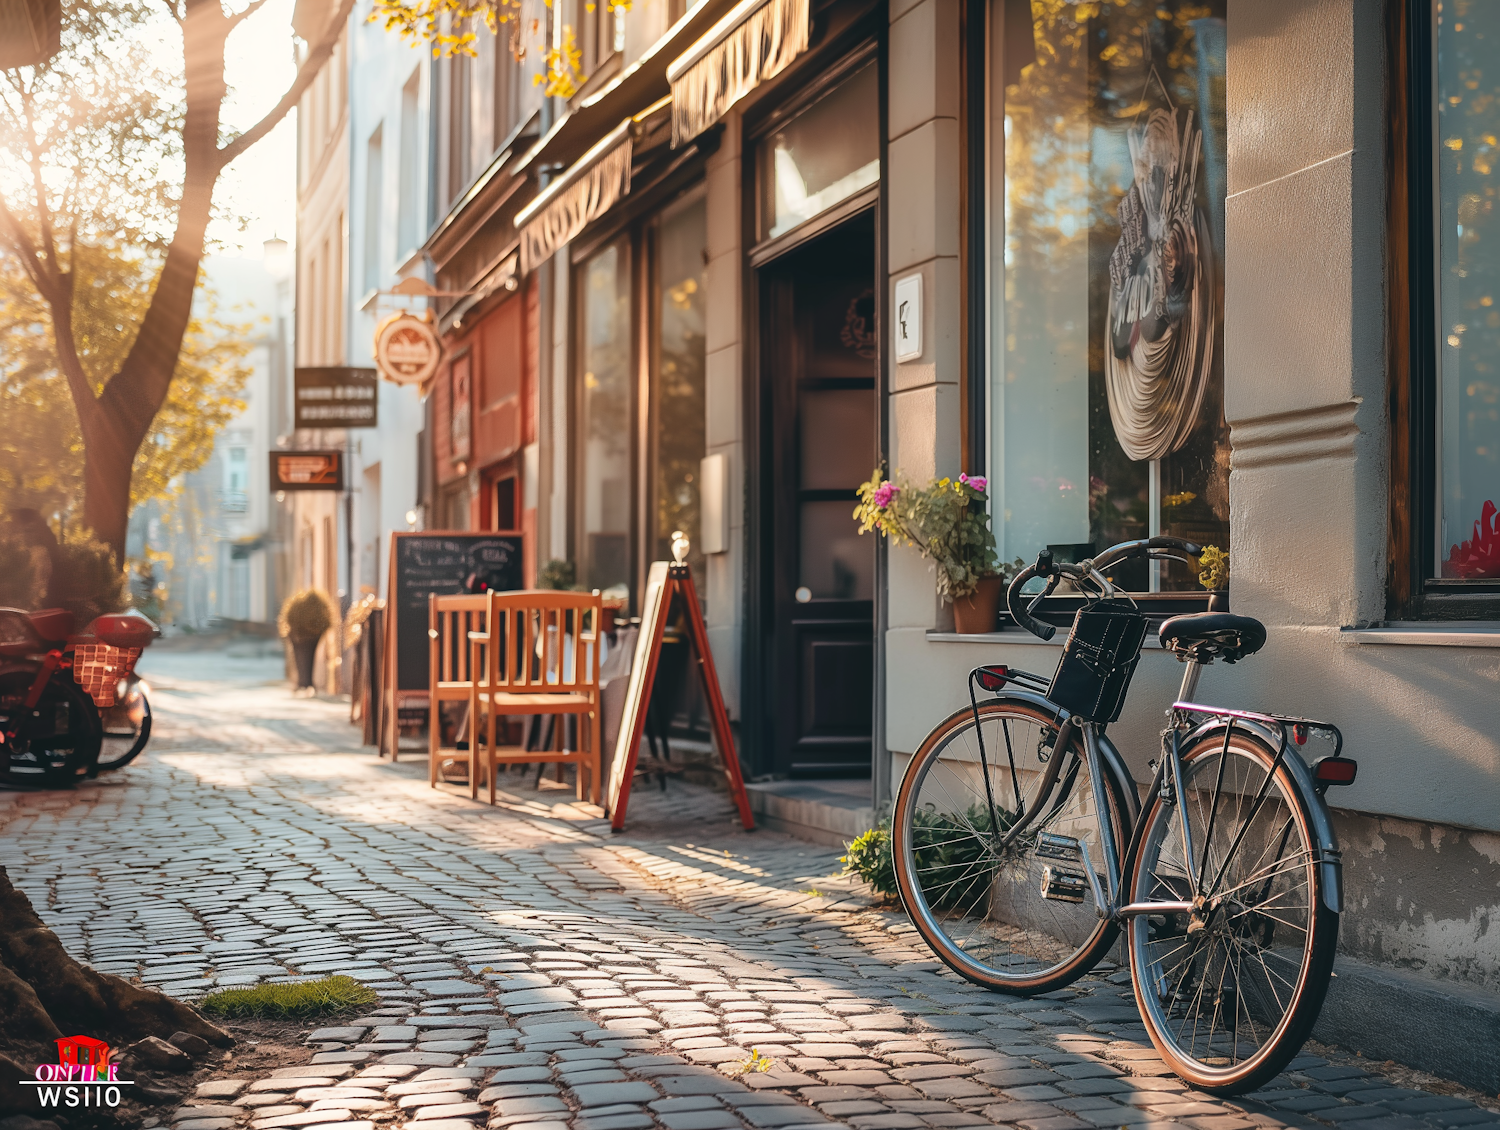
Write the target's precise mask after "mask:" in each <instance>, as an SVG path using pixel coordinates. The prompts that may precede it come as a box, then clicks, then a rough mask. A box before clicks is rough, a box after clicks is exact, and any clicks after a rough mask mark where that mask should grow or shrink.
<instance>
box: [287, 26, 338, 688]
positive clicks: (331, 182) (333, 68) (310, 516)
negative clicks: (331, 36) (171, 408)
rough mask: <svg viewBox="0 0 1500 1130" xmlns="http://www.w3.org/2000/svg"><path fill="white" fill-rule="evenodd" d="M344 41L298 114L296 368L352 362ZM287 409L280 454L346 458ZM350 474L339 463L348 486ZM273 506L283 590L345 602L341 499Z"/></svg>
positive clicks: (329, 431) (328, 669) (334, 672)
mask: <svg viewBox="0 0 1500 1130" xmlns="http://www.w3.org/2000/svg"><path fill="white" fill-rule="evenodd" d="M301 14H302V13H301V12H300V11H299V13H298V16H300V15H301ZM297 18H298V17H295V16H294V21H293V22H294V24H296V23H297ZM349 39H350V33H349V32H348V31H346V32H345V34H344V36H343V37H342V38H341V39H340V40H339V43H338V45H337V46H336V47H335V48H334V51H333V54H332V56H331V57H330V58H329V60H328V62H327V63H326V64H325V65H324V66H323V67H322V69H321V70H320V71H319V72H318V74H317V76H316V77H315V78H314V79H313V81H312V84H311V85H310V86H309V87H308V89H307V91H306V92H305V93H304V94H303V96H302V99H301V101H300V102H299V103H298V107H297V239H296V271H297V273H296V295H297V303H296V364H297V366H336V365H348V364H349V363H350V361H349V353H350V311H349V305H350V302H349V295H350V290H351V288H350V286H349V269H348V265H349V249H348V244H349V196H350V184H351V178H350V148H351V142H350V108H349ZM288 379H289V380H290V374H288ZM289 391H290V390H289ZM292 403H293V402H292V397H291V395H290V394H289V395H288V397H287V413H286V415H285V417H284V418H283V421H282V427H283V428H284V429H285V430H283V431H282V432H281V433H280V434H279V435H278V436H277V447H278V449H281V450H290V451H307V450H326V449H330V448H333V449H340V450H345V451H347V448H348V436H347V435H346V433H345V432H344V431H343V430H342V429H334V428H297V427H295V416H294V414H293V412H292V407H291V406H292ZM348 471H349V468H348V466H347V462H346V466H345V477H346V483H347V482H348V481H349V475H348ZM276 502H277V505H278V506H279V508H280V522H281V535H282V536H281V540H282V555H281V563H282V569H283V570H284V573H285V582H284V584H283V586H282V588H281V591H282V593H283V594H290V593H292V592H296V591H297V590H300V589H318V590H321V591H322V592H324V593H325V594H327V596H328V597H329V598H331V599H332V600H334V601H335V602H338V601H341V600H342V599H343V598H345V597H347V595H348V592H349V588H348V586H349V578H350V572H349V557H350V554H349V544H350V539H351V535H352V532H353V531H352V525H351V523H350V522H349V512H350V509H351V507H350V505H349V500H348V499H347V498H346V495H345V492H335V491H288V492H285V493H282V494H279V495H278V496H277V498H276ZM330 650H331V649H330ZM315 672H316V675H315V679H314V684H315V685H316V686H317V687H318V688H319V689H320V690H325V691H332V690H336V689H337V688H338V684H339V664H338V656H337V655H336V654H323V653H322V652H320V657H319V662H318V663H317V665H316V668H315Z"/></svg>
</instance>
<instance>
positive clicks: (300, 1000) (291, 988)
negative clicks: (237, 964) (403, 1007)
mask: <svg viewBox="0 0 1500 1130" xmlns="http://www.w3.org/2000/svg"><path fill="white" fill-rule="evenodd" d="M377 999H378V998H377V997H376V995H375V990H374V989H371V988H368V987H367V986H365V985H361V984H360V983H359V982H358V981H356V980H355V979H354V978H353V977H343V976H338V977H320V978H318V980H316V981H290V982H288V981H275V982H270V983H268V984H264V985H256V986H255V987H254V988H253V989H220V990H219V991H218V992H217V993H209V994H208V996H206V997H204V998H203V999H202V1000H201V1001H199V1002H198V1007H199V1008H200V1009H202V1010H203V1011H204V1012H206V1013H208V1015H210V1016H218V1017H223V1018H226V1019H231V1020H238V1019H246V1018H251V1017H254V1018H259V1019H264V1020H300V1019H303V1018H306V1017H312V1016H331V1015H333V1014H335V1013H339V1012H347V1011H349V1010H350V1009H355V1008H365V1007H368V1006H369V1005H372V1004H374V1003H375V1002H376V1000H377Z"/></svg>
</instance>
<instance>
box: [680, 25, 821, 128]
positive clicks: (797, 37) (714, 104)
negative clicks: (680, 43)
mask: <svg viewBox="0 0 1500 1130" xmlns="http://www.w3.org/2000/svg"><path fill="white" fill-rule="evenodd" d="M811 33H812V3H811V0H744V2H743V3H741V4H738V5H736V6H735V7H734V9H733V10H731V11H730V13H729V14H728V15H727V16H725V17H724V18H723V19H722V20H720V21H719V22H718V23H717V24H715V25H714V26H713V28H712V29H710V31H709V32H708V34H707V35H705V36H704V37H703V38H702V39H700V40H698V42H697V43H695V44H693V46H692V47H690V48H688V50H687V51H686V52H684V53H683V54H682V55H680V56H678V57H677V58H676V59H674V60H673V61H672V64H671V65H670V66H669V67H668V68H667V80H668V81H669V82H670V83H671V84H672V145H673V146H674V147H675V146H679V145H683V144H685V143H686V142H689V141H691V140H692V139H693V138H695V137H697V136H698V135H699V134H700V133H702V132H703V131H704V130H706V129H707V128H708V127H709V126H711V125H713V124H714V123H715V122H716V121H718V120H719V119H720V118H722V117H723V116H724V114H725V113H726V112H728V110H729V108H730V107H731V106H733V105H734V104H735V103H736V102H738V101H739V100H740V99H741V98H743V97H745V95H747V94H749V93H750V92H751V91H752V90H754V89H755V88H756V87H757V86H759V85H760V84H761V83H763V82H765V81H767V80H768V79H772V78H774V77H776V76H777V75H779V74H780V73H781V72H782V71H784V70H786V68H787V67H789V66H790V65H791V64H792V62H793V60H795V59H796V58H797V56H799V55H801V54H802V53H803V52H804V51H806V50H807V45H808V42H809V40H810V38H811Z"/></svg>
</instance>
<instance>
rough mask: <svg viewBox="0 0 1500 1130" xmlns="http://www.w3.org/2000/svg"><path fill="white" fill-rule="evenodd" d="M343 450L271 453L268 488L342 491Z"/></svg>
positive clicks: (276, 489) (274, 489)
mask: <svg viewBox="0 0 1500 1130" xmlns="http://www.w3.org/2000/svg"><path fill="white" fill-rule="evenodd" d="M343 489H344V453H343V452H342V451H273V452H271V490H272V491H283V490H343Z"/></svg>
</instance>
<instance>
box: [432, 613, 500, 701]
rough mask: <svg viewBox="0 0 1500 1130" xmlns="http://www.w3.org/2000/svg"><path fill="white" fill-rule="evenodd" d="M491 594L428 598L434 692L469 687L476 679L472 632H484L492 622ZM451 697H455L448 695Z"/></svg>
mask: <svg viewBox="0 0 1500 1130" xmlns="http://www.w3.org/2000/svg"><path fill="white" fill-rule="evenodd" d="M488 615H489V594H487V593H478V594H475V595H472V596H471V595H468V594H466V593H465V594H459V595H453V596H437V595H436V594H434V595H432V596H429V597H428V598H427V639H428V645H429V650H430V659H429V664H428V669H429V671H430V672H431V673H430V674H429V676H428V679H429V681H430V683H431V690H432V693H433V694H434V695H436V694H437V693H438V691H439V690H448V691H456V690H465V691H466V690H467V689H468V687H469V685H470V683H471V682H472V681H473V679H474V671H473V669H472V666H471V663H472V652H471V650H470V648H469V633H470V632H482V631H484V629H485V625H486V624H487V623H489V620H488ZM448 697H452V695H449V696H448Z"/></svg>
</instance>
